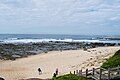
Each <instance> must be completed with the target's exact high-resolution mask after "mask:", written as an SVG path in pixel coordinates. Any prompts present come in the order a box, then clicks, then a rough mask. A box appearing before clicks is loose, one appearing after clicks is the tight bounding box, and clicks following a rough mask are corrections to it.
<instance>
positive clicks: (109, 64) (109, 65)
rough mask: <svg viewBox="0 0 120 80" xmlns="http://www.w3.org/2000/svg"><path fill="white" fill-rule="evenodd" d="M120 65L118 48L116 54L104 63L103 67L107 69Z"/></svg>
mask: <svg viewBox="0 0 120 80" xmlns="http://www.w3.org/2000/svg"><path fill="white" fill-rule="evenodd" d="M118 66H120V50H118V51H117V52H116V53H115V55H114V56H112V57H111V58H109V59H108V61H106V62H105V63H103V65H102V67H103V68H105V69H108V68H114V67H118Z"/></svg>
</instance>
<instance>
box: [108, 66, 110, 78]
mask: <svg viewBox="0 0 120 80" xmlns="http://www.w3.org/2000/svg"><path fill="white" fill-rule="evenodd" d="M108 80H110V68H108Z"/></svg>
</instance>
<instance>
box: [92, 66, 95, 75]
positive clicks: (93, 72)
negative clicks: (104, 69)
mask: <svg viewBox="0 0 120 80" xmlns="http://www.w3.org/2000/svg"><path fill="white" fill-rule="evenodd" d="M94 74H95V68H93V71H92V75H93V76H94Z"/></svg>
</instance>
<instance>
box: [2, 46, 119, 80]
mask: <svg viewBox="0 0 120 80" xmlns="http://www.w3.org/2000/svg"><path fill="white" fill-rule="evenodd" d="M118 49H120V47H99V48H94V49H89V50H88V51H83V50H69V51H62V52H60V51H52V52H48V53H47V54H46V53H43V54H39V55H35V56H29V57H27V58H22V59H18V60H15V61H0V76H1V77H4V78H5V79H6V80H19V79H27V78H43V79H45V78H51V77H52V75H53V73H54V71H55V69H56V68H58V69H59V75H63V74H66V73H69V72H70V71H74V70H76V69H86V68H89V69H91V68H92V67H100V66H101V65H102V63H103V62H104V61H105V60H106V59H107V58H109V57H110V56H112V55H113V54H114V53H115V52H116V51H117V50H118ZM39 67H40V68H41V69H42V71H43V74H42V75H39V74H38V71H37V69H38V68H39Z"/></svg>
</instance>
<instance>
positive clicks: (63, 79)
mask: <svg viewBox="0 0 120 80" xmlns="http://www.w3.org/2000/svg"><path fill="white" fill-rule="evenodd" d="M52 80H88V79H87V78H85V77H80V76H77V75H74V74H67V75H64V76H59V77H56V78H53V79H52Z"/></svg>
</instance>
